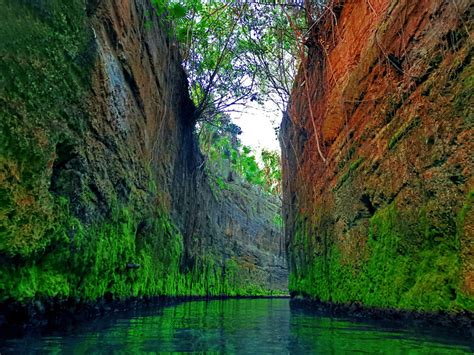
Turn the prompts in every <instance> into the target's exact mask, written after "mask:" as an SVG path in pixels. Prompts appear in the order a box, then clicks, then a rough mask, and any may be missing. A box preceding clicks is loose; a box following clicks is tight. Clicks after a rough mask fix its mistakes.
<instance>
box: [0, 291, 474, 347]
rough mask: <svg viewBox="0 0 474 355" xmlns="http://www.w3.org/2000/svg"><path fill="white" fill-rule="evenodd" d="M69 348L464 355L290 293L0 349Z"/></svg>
mask: <svg viewBox="0 0 474 355" xmlns="http://www.w3.org/2000/svg"><path fill="white" fill-rule="evenodd" d="M34 351H40V352H49V353H71V354H84V353H87V354H97V353H127V354H130V353H156V352H183V351H186V352H190V351H192V352H219V353H243V354H267V353H272V354H281V353H302V354H309V353H320V354H328V353H332V354H348V353H355V352H362V353H384V354H456V353H459V354H463V353H471V352H472V351H471V349H470V348H469V343H468V341H467V340H464V341H463V340H460V339H453V338H452V337H451V339H450V335H449V334H448V333H445V334H440V333H439V330H437V333H434V332H431V333H429V332H426V331H425V332H423V334H421V333H418V332H416V331H415V330H408V329H390V328H387V327H380V326H376V325H373V324H364V323H357V322H351V321H347V320H341V319H331V318H328V317H321V316H317V315H314V314H311V313H308V311H306V310H302V309H291V308H290V306H289V300H288V299H244V300H235V299H234V300H224V301H210V302H205V301H197V302H187V303H182V304H178V305H175V306H170V307H165V308H160V309H155V310H152V311H151V310H147V311H141V312H132V313H127V314H121V315H120V316H115V317H114V318H108V319H100V320H97V321H95V322H92V323H90V324H83V325H81V326H80V327H76V328H74V329H69V330H65V331H62V332H56V333H55V334H50V335H49V336H44V337H42V338H33V337H30V338H23V339H17V340H12V341H9V342H8V343H7V344H6V347H5V348H4V349H1V347H0V352H2V353H8V352H17V353H20V352H21V353H28V352H34Z"/></svg>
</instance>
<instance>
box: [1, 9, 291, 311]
mask: <svg viewBox="0 0 474 355" xmlns="http://www.w3.org/2000/svg"><path fill="white" fill-rule="evenodd" d="M0 9H1V12H2V21H1V22H0V29H1V31H0V72H1V76H0V132H1V135H0V303H1V302H4V301H7V300H20V301H26V300H30V299H33V298H47V297H55V298H63V299H64V298H73V299H75V300H90V299H95V298H97V297H102V296H104V295H106V296H107V297H109V298H110V297H113V298H125V297H130V296H154V295H257V294H268V293H269V292H272V291H273V290H279V291H280V292H281V290H284V289H285V279H286V277H285V265H286V263H285V259H284V256H283V253H282V248H281V244H282V243H281V242H280V236H281V233H280V231H279V229H278V227H277V226H276V225H275V224H274V222H273V220H274V215H275V214H277V213H278V211H279V207H278V205H277V204H274V203H267V202H268V201H267V197H265V196H262V195H259V194H257V193H256V191H254V190H253V189H251V188H248V187H242V186H241V185H238V184H235V186H234V194H235V195H236V196H234V195H233V194H232V193H230V192H225V193H222V194H215V193H213V192H212V191H211V187H210V184H209V181H208V180H209V179H208V177H207V175H206V173H205V169H204V163H203V158H202V156H201V153H200V152H199V149H198V145H197V140H196V138H195V136H194V124H195V122H194V107H193V105H192V103H191V101H190V99H189V97H188V89H187V80H186V77H185V74H184V72H183V70H182V69H181V66H180V59H179V56H178V51H177V48H176V44H175V43H173V41H170V39H169V36H168V33H167V32H166V31H165V29H166V28H168V25H167V24H165V23H163V21H160V20H158V18H157V17H156V16H155V12H154V10H153V8H152V6H151V5H150V3H149V1H147V0H124V1H112V0H100V1H94V0H88V1H83V0H74V1H67V2H64V1H62V0H52V1H40V0H35V1H18V0H15V1H13V0H1V1H0ZM240 191H241V192H242V193H240ZM237 196H240V197H239V198H240V200H237V201H236V199H237ZM252 206H262V207H261V217H260V218H259V219H254V218H253V215H254V214H255V211H253V210H252V208H251V207H252ZM257 208H258V207H257ZM274 270H278V271H279V276H278V277H277V278H276V279H275V278H274V277H273V278H272V276H271V273H270V271H274Z"/></svg>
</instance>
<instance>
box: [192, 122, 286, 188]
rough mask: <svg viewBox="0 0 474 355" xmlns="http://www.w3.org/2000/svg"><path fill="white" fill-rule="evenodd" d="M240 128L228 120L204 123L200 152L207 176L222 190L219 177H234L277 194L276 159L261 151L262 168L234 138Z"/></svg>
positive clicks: (253, 156)
mask: <svg viewBox="0 0 474 355" xmlns="http://www.w3.org/2000/svg"><path fill="white" fill-rule="evenodd" d="M238 134H240V128H239V127H238V126H236V125H234V124H233V123H230V120H229V118H228V117H227V118H221V117H218V118H217V119H216V120H215V121H214V123H213V124H210V123H204V124H202V125H201V130H200V144H201V149H202V151H203V152H204V154H205V155H206V157H207V165H206V166H207V167H208V168H209V173H210V175H211V176H214V179H215V181H216V184H217V185H218V186H219V188H221V189H225V188H226V184H225V182H224V179H223V177H222V175H223V174H224V175H225V174H226V172H227V175H226V176H225V178H226V179H228V176H229V175H232V174H237V175H239V176H241V177H242V178H243V179H244V180H245V181H247V182H248V183H250V184H253V185H257V186H261V187H263V189H264V190H265V191H267V192H268V193H272V194H280V192H281V168H280V156H279V154H278V152H276V151H269V150H265V149H264V150H262V152H261V156H262V163H261V164H262V167H260V166H259V163H258V162H257V158H256V156H255V153H254V151H253V150H252V149H251V148H250V147H248V146H243V145H242V144H241V142H240V140H239V139H238V137H237V135H238Z"/></svg>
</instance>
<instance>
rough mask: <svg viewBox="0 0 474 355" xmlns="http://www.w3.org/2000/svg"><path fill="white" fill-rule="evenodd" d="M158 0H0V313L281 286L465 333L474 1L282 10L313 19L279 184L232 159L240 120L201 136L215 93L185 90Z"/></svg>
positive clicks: (392, 1)
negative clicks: (420, 317) (444, 322)
mask: <svg viewBox="0 0 474 355" xmlns="http://www.w3.org/2000/svg"><path fill="white" fill-rule="evenodd" d="M157 3H159V4H161V2H157V1H149V0H121V1H114V0H87V1H86V0H71V1H63V0H0V10H1V13H2V18H1V20H0V329H8V328H9V327H11V326H12V324H20V325H21V324H26V323H28V322H31V321H32V320H39V321H40V322H39V323H38V324H43V325H44V324H45V323H47V322H48V320H51V319H53V318H55V316H56V315H57V314H59V313H64V312H65V313H66V314H67V315H68V316H70V315H73V314H79V313H81V312H86V311H90V309H93V310H95V311H94V312H95V313H94V312H93V314H94V316H97V315H100V314H103V313H107V312H108V311H110V307H109V306H108V305H109V304H114V305H117V304H121V303H122V304H124V305H125V304H126V303H127V302H129V301H132V302H133V304H134V305H135V306H136V305H139V304H140V303H146V302H148V301H150V300H157V299H159V300H160V301H163V300H169V299H174V300H184V299H188V300H189V299H198V298H201V299H205V298H208V299H210V298H226V297H290V296H291V297H292V298H293V299H298V300H301V299H302V300H305V301H308V304H309V305H310V307H311V306H314V305H317V307H320V306H322V305H324V307H327V306H334V305H340V306H342V307H345V308H347V309H351V308H352V309H354V308H355V309H357V310H362V311H361V312H362V313H363V312H364V310H365V311H367V312H369V313H370V310H371V309H377V310H380V311H381V312H382V314H383V312H384V311H396V312H399V311H400V312H413V313H417V314H430V315H433V314H435V315H436V314H441V315H449V317H451V318H453V319H455V320H457V321H459V322H458V323H456V322H454V324H463V326H466V327H467V328H470V329H464V330H463V331H465V332H466V333H469V334H470V335H471V336H472V334H474V333H472V325H473V322H474V317H473V314H474V215H473V213H474V212H473V209H472V202H473V196H474V195H473V184H474V178H473V173H472V168H473V166H474V161H473V160H474V155H473V151H474V143H473V142H474V139H473V133H474V113H473V110H474V101H473V92H474V79H473V78H474V73H473V68H474V66H473V63H472V54H473V38H472V36H473V35H472V31H473V21H472V19H473V14H474V4H473V3H472V1H469V0H420V1H410V0H335V1H330V2H328V3H326V2H322V4H323V5H321V4H320V2H315V3H316V4H317V5H318V6H319V7H318V9H320V10H318V11H319V12H318V13H317V14H318V16H313V17H311V16H310V15H308V12H309V10H308V8H310V5H308V4H312V3H309V2H306V3H303V2H295V4H301V8H300V9H299V10H298V9H295V6H296V5H295V6H293V5H291V6H289V7H288V10H285V11H284V12H283V15H282V17H281V18H282V19H287V18H288V19H289V20H288V21H289V25H288V28H289V29H290V30H291V29H293V30H294V29H295V28H296V26H297V25H299V22H298V21H300V20H298V21H296V20H295V21H294V22H292V20H291V16H294V13H297V12H298V11H300V12H304V11H306V12H307V13H306V15H305V16H306V19H305V21H307V22H308V23H309V25H307V27H305V31H304V32H301V36H300V39H301V43H300V46H299V47H297V52H298V55H300V56H299V57H298V56H296V57H295V59H294V60H295V63H296V64H295V65H296V67H297V71H296V76H295V78H294V83H290V84H291V85H289V86H290V89H291V90H290V92H288V95H289V96H288V101H287V102H285V106H286V107H285V110H284V113H283V119H282V122H281V126H280V129H279V140H280V145H281V169H282V170H281V171H282V179H281V180H282V182H281V191H280V189H279V188H275V186H273V185H272V184H274V185H275V183H274V182H270V183H269V186H271V188H263V187H262V185H263V184H264V183H263V182H260V185H259V184H254V183H251V182H249V181H250V180H249V179H246V178H245V176H244V175H245V172H242V171H240V172H237V171H236V168H235V160H236V159H237V158H238V156H239V154H242V156H243V155H245V154H247V153H245V152H244V153H242V152H240V153H239V149H240V148H238V147H237V148H236V146H237V143H236V141H237V140H238V138H236V136H235V132H234V133H232V132H231V133H228V132H227V133H225V134H227V135H228V136H226V137H225V139H226V142H227V141H228V142H230V143H228V144H227V143H226V144H227V145H222V146H217V148H214V149H215V151H213V153H210V152H211V149H210V148H209V150H208V151H204V150H205V149H204V148H203V146H204V145H203V143H202V142H203V140H204V139H206V137H207V136H206V134H207V133H206V131H205V128H203V127H204V123H203V121H202V119H201V116H202V115H203V112H205V113H206V114H209V112H210V111H212V110H210V109H209V108H208V109H207V111H205V110H204V109H203V108H202V107H201V106H200V105H199V104H196V96H199V95H201V96H202V97H204V98H206V97H207V96H208V92H206V91H205V90H204V88H203V87H198V89H199V90H198V91H197V93H198V94H196V92H195V91H192V90H190V86H191V84H190V82H192V80H193V77H192V75H190V74H189V68H187V67H183V61H184V60H185V59H186V58H184V59H183V57H186V56H188V57H189V56H190V55H189V53H185V51H184V53H183V50H182V49H180V46H182V45H181V44H180V43H178V41H177V40H176V38H174V37H173V35H172V34H171V30H170V28H171V27H172V26H173V24H172V21H171V20H169V19H167V18H165V16H164V15H163V14H160V13H159V12H158V11H157V10H156V9H157V6H158V5H157ZM166 3H168V2H166ZM245 3H252V2H245V1H244V2H243V3H240V2H239V3H238V4H240V5H242V4H245ZM313 5H314V4H313ZM160 6H161V5H160ZM193 6H194V5H193ZM223 6H224V8H225V7H227V6H229V4H226V5H223ZM242 6H244V5H242ZM296 7H297V6H296ZM243 8H244V9H245V6H244V7H243ZM173 11H174V12H175V13H177V14H178V15H179V16H184V15H181V14H180V11H181V8H180V7H176V8H174V10H173ZM216 11H217V10H216ZM233 11H234V12H231V13H232V14H233V15H234V16H236V17H238V18H239V20H240V19H241V18H242V19H243V18H244V15H243V12H244V11H243V10H233ZM239 11H240V12H239ZM170 12H172V11H171V10H170ZM302 18H304V16H302ZM301 21H302V20H301ZM303 22H304V21H303ZM234 27H235V26H234ZM232 29H233V28H232ZM196 31H197V30H196ZM204 32H205V31H204ZM250 32H251V31H250ZM295 32H296V30H295ZM256 33H258V31H257V30H256ZM178 35H179V31H178ZM251 35H253V34H252V33H251ZM228 42H229V40H228ZM268 43H270V44H269V45H273V44H274V43H273V42H272V41H269V42H268ZM227 45H228V43H225V48H226V47H227ZM191 46H192V44H191ZM239 46H240V47H242V48H244V47H245V46H248V47H249V48H250V47H251V43H250V42H246V43H244V44H239ZM295 46H296V45H295ZM240 47H239V48H240ZM208 51H211V49H208ZM197 58H198V59H199V58H200V57H199V56H197ZM282 58H285V56H284V55H282ZM260 59H261V58H260ZM221 60H222V57H218V60H217V63H218V64H219V63H220V62H221ZM202 62H203V63H204V62H205V60H202ZM264 62H265V61H264ZM207 64H208V63H207ZM207 64H206V65H207ZM214 64H215V63H214ZM264 64H265V65H266V68H267V69H268V70H270V71H272V70H274V69H273V67H272V65H273V64H272V63H271V59H270V58H269V59H268V61H267V62H265V63H264ZM204 65H205V64H203V67H204ZM230 67H231V66H229V68H230ZM229 68H227V69H226V70H228V71H230V70H231V69H232V68H231V69H229ZM199 70H201V69H199ZM234 70H236V69H235V68H234ZM239 70H241V69H240V68H239ZM198 72H199V71H198ZM229 75H230V74H229ZM246 75H247V76H244V79H242V81H241V82H240V83H242V85H243V86H244V85H248V83H249V82H250V81H251V82H252V85H253V81H254V80H255V76H254V77H251V76H249V75H248V74H246ZM214 76H215V73H214V74H212V75H211V78H214ZM230 77H231V79H232V80H233V82H234V83H237V82H238V80H237V79H235V78H233V77H232V76H230ZM211 83H212V81H211ZM286 84H287V85H288V83H286ZM225 87H226V88H228V90H229V92H230V91H232V90H233V89H232V87H231V85H230V84H229V86H225ZM252 90H254V88H253V87H252ZM234 91H235V90H234ZM237 91H238V93H237V94H240V92H239V90H237ZM242 91H245V89H242ZM282 91H284V90H282ZM233 94H236V93H233ZM237 94H236V95H237ZM248 95H249V96H250V97H251V100H250V101H252V102H253V101H261V98H260V97H259V95H257V94H255V93H253V91H249V94H248ZM216 102H217V100H216ZM211 108H212V109H215V110H218V108H217V104H216V106H215V107H214V106H212V107H211ZM223 116H224V117H225V120H229V119H228V118H227V116H225V115H223ZM225 120H224V121H225ZM225 122H226V124H228V122H227V121H225ZM219 124H221V122H219ZM213 125H215V121H211V122H210V126H209V127H213ZM228 125H229V127H231V129H229V131H232V129H234V128H233V127H234V126H232V124H228ZM221 128H222V126H218V127H217V128H212V129H215V131H212V130H210V131H209V134H208V136H209V137H208V140H209V147H210V146H211V143H212V142H211V141H213V139H214V141H215V137H217V136H218V133H216V132H220V131H219V129H221ZM203 132H204V133H203ZM206 144H207V141H206ZM233 149H234V150H235V151H234V150H233ZM212 154H214V155H212ZM236 157H237V158H236ZM213 159H214V160H216V159H217V160H218V162H217V163H216V162H215V161H213ZM252 159H253V158H252ZM252 163H253V164H256V163H255V162H254V161H253V160H252ZM242 169H244V168H242ZM242 169H241V170H242ZM249 169H250V170H252V169H254V168H253V167H251V168H249ZM255 169H259V168H258V167H256V168H255ZM263 170H265V169H263ZM251 173H252V174H250V175H251V176H254V175H255V174H256V173H254V172H253V170H252V171H251ZM267 173H268V172H267ZM254 180H257V179H256V178H254ZM277 185H278V184H277ZM278 186H279V185H278ZM270 189H274V190H272V193H269V190H270ZM275 191H276V192H275ZM280 193H281V197H280ZM280 305H281V304H278V307H280ZM254 306H255V304H253V307H254ZM190 307H193V306H190ZM241 307H242V309H241V308H239V310H241V312H244V313H245V306H241ZM255 307H256V306H255ZM282 307H283V306H282ZM232 309H233V308H232ZM262 309H263V308H262ZM265 309H266V308H265ZM259 310H260V311H261V312H262V314H263V311H262V310H261V309H260V308H259ZM112 311H114V310H112ZM115 311H118V310H115ZM279 311H281V309H279ZM239 312H240V311H239ZM279 314H280V313H279ZM239 316H242V314H240V313H239ZM257 318H258V317H257ZM45 319H46V320H45ZM275 319H277V318H275ZM278 319H279V318H278ZM246 322H247V320H245V319H244V320H242V324H246ZM288 322H289V324H290V321H288ZM268 323H269V324H273V318H272V319H271V320H270V321H269V322H268ZM34 324H36V323H34ZM230 324H232V322H230ZM285 324H286V323H285ZM228 327H230V328H231V327H232V325H228ZM232 329H233V328H232ZM275 329H278V328H277V327H275ZM302 329H304V326H303V328H302ZM230 333H232V332H230ZM232 334H233V333H232ZM0 338H1V337H0ZM256 343H258V339H257V340H256ZM0 345H1V344H0ZM364 346H365V345H364ZM257 348H258V347H256V348H255V349H257ZM316 348H317V347H316ZM323 348H324V347H323ZM362 348H363V346H362ZM186 349H187V348H186ZM196 349H197V351H206V350H207V348H202V349H201V348H192V349H191V350H192V351H196ZM211 349H214V348H211ZM230 349H231V350H229V349H227V348H226V350H225V351H223V350H222V349H220V350H219V351H223V352H228V351H229V352H239V350H235V349H234V348H230ZM232 349H233V350H232ZM237 349H238V348H237ZM269 349H270V348H269ZM308 349H310V348H304V347H302V348H296V350H295V349H293V350H288V351H289V352H293V351H294V352H296V353H298V352H304V353H307V351H310V350H308ZM311 349H313V348H311ZM328 349H329V348H328ZM387 349H389V347H387ZM142 350H143V349H142ZM187 350H189V349H187ZM187 350H186V351H187ZM214 350H215V349H214ZM303 350H304V351H303ZM313 350H314V349H313ZM471 350H472V349H471ZM252 351H256V350H252ZM268 351H269V352H271V351H270V350H268ZM275 351H276V350H275ZM328 351H330V349H329V350H328ZM1 352H2V347H1V346H0V353H1ZM244 352H245V351H244ZM250 352H251V351H250ZM276 352H278V351H276ZM310 352H311V351H310Z"/></svg>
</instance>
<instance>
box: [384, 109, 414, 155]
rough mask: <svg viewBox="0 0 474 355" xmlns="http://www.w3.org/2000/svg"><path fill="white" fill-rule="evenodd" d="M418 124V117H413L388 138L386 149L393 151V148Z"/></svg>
mask: <svg viewBox="0 0 474 355" xmlns="http://www.w3.org/2000/svg"><path fill="white" fill-rule="evenodd" d="M419 124H420V117H418V116H417V117H415V118H414V119H412V120H410V121H409V122H407V123H405V124H404V125H403V126H402V127H400V129H399V130H398V131H397V132H395V134H394V135H393V136H392V138H390V140H389V142H388V148H389V149H393V148H395V146H396V145H397V144H398V142H400V141H401V140H402V138H403V137H405V136H406V135H407V134H408V133H409V132H410V131H411V130H412V129H413V128H415V127H416V126H418V125H419Z"/></svg>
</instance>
